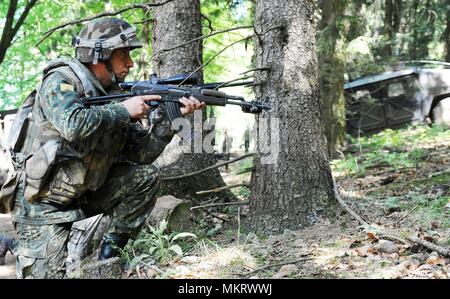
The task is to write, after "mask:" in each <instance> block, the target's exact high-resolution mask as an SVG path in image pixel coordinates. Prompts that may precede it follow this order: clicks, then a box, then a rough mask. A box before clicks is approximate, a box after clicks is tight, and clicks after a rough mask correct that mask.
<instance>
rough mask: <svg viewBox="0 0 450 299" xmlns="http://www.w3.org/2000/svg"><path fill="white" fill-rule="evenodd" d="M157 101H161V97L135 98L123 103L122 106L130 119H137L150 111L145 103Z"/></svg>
mask: <svg viewBox="0 0 450 299" xmlns="http://www.w3.org/2000/svg"><path fill="white" fill-rule="evenodd" d="M159 100H161V96H157V95H146V96H135V97H132V98H129V99H128V100H125V101H123V102H122V105H124V106H125V108H126V109H127V111H128V114H130V117H131V118H132V119H137V118H142V117H143V116H145V115H147V112H148V110H150V106H149V105H147V104H146V103H145V102H149V101H159Z"/></svg>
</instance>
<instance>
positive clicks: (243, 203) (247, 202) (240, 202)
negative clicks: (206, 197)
mask: <svg viewBox="0 0 450 299" xmlns="http://www.w3.org/2000/svg"><path fill="white" fill-rule="evenodd" d="M249 204H250V201H248V200H244V201H236V202H219V203H211V204H207V205H201V206H195V207H192V208H190V210H191V211H193V210H197V209H205V208H212V207H224V206H246V205H249Z"/></svg>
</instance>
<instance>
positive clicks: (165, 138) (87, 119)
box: [13, 61, 174, 224]
mask: <svg viewBox="0 0 450 299" xmlns="http://www.w3.org/2000/svg"><path fill="white" fill-rule="evenodd" d="M76 63H77V65H79V66H80V69H81V70H82V72H83V73H84V74H83V75H85V76H86V77H85V79H86V78H87V79H88V80H89V81H90V84H91V85H90V86H94V87H95V88H91V89H90V90H88V91H86V90H85V89H86V86H87V84H86V83H87V82H82V80H79V79H78V77H77V76H74V72H73V71H72V69H71V68H70V67H69V66H67V65H66V66H60V67H57V68H55V69H53V70H51V71H50V72H49V73H48V74H47V75H46V77H44V80H43V82H42V85H41V87H40V88H38V89H37V95H36V100H35V104H34V107H33V113H32V117H31V125H30V128H29V129H28V133H27V137H26V139H25V145H24V149H25V151H26V152H30V153H33V155H32V156H31V158H30V159H29V160H27V161H26V165H25V172H24V174H23V176H22V177H23V178H24V179H23V180H22V181H21V182H20V183H19V187H18V190H17V193H16V200H15V207H14V211H13V221H14V222H22V223H30V224H50V223H63V222H72V221H77V220H81V219H83V218H84V214H83V211H82V209H81V208H80V205H81V204H82V202H83V194H84V193H85V192H86V191H87V190H93V191H95V190H97V189H98V188H100V187H101V186H102V185H103V183H104V181H105V179H106V177H107V175H108V172H109V170H110V168H111V166H112V165H113V163H115V162H118V161H121V162H126V163H136V164H151V163H152V162H154V160H156V158H157V157H158V156H159V155H160V154H161V153H162V151H163V150H164V148H165V146H166V145H167V144H168V143H169V142H170V141H171V139H172V137H173V135H174V131H173V130H171V127H170V122H169V120H168V117H167V116H166V115H165V114H164V113H162V117H161V118H160V119H159V120H158V121H157V122H156V123H155V124H154V125H153V126H152V129H151V131H148V130H146V129H144V128H143V127H142V126H141V125H140V124H139V123H133V122H131V120H130V117H129V114H128V112H127V110H126V108H125V107H124V106H123V105H122V104H120V103H111V104H107V105H102V106H92V107H90V108H86V107H85V106H84V105H83V104H82V102H81V100H80V98H81V97H82V96H84V95H86V94H87V95H89V96H96V95H102V94H107V92H106V91H104V90H103V89H102V87H101V85H100V83H99V82H98V80H97V79H96V77H95V76H94V75H93V74H92V73H91V72H90V71H89V70H88V69H87V68H86V67H85V66H83V65H82V64H81V63H79V62H77V61H76ZM160 109H161V108H160ZM162 111H163V110H162ZM49 144H50V145H55V144H56V147H55V149H54V150H50V152H51V153H54V159H53V161H50V160H51V159H52V158H49V157H51V156H52V155H51V154H49V151H48V149H47V150H45V149H46V146H47V147H49V148H53V147H52V146H49ZM42 151H44V156H45V157H46V159H44V161H45V162H48V165H44V166H43V163H42V159H41V160H38V161H35V162H34V163H33V157H39V154H40V152H42ZM44 164H45V163H44ZM46 167H47V168H48V169H46ZM36 182H39V183H36ZM24 189H25V190H24ZM30 190H32V192H31V193H33V192H34V194H35V196H34V197H32V198H33V199H32V200H30V196H29V194H30V192H29V191H30ZM24 191H25V192H24Z"/></svg>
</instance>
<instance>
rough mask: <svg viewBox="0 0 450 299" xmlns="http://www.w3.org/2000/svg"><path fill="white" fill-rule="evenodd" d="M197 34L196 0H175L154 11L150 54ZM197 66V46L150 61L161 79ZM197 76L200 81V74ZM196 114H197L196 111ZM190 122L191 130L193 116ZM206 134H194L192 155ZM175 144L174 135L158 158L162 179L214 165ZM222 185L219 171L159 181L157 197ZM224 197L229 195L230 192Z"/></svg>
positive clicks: (209, 159)
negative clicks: (159, 190)
mask: <svg viewBox="0 0 450 299" xmlns="http://www.w3.org/2000/svg"><path fill="white" fill-rule="evenodd" d="M201 35H202V26H201V13H200V0H178V1H173V2H170V3H168V4H166V5H164V6H160V7H157V8H156V10H155V22H154V30H153V51H154V53H157V52H158V51H160V50H162V49H166V48H169V47H172V46H174V45H177V44H181V43H183V42H186V41H189V40H191V39H194V38H196V37H199V36H201ZM200 65H202V44H201V43H191V44H189V45H187V46H183V47H179V48H177V49H175V50H172V51H168V52H164V53H161V54H159V55H157V56H155V57H154V58H153V70H154V72H156V73H157V75H158V76H159V77H162V78H165V77H169V76H174V75H177V74H187V73H190V72H192V71H194V70H195V69H196V68H197V67H199V66H200ZM199 75H200V78H202V73H201V72H200V73H199ZM197 112H198V113H200V111H196V113H197ZM204 116H205V113H204V112H203V113H202V116H199V114H197V116H196V124H195V125H196V126H197V127H198V126H201V125H202V123H203V120H204V119H205V117H204ZM190 120H191V128H194V121H193V117H191V118H190ZM200 122H201V123H200ZM210 132H211V130H209V131H208V130H206V131H204V135H203V136H202V134H196V137H195V138H197V139H195V138H194V140H193V141H192V146H193V147H194V146H196V149H197V150H196V152H198V145H199V144H200V146H201V144H202V143H201V142H202V137H204V136H205V134H214V132H212V133H210ZM210 136H211V135H210ZM179 142H180V138H179V137H178V136H175V137H174V139H173V140H172V142H171V143H170V144H169V145H168V147H167V148H166V150H165V151H164V152H163V154H162V156H161V157H160V158H159V159H158V162H159V163H160V166H161V167H162V173H163V176H164V177H169V176H175V175H180V174H186V173H190V172H193V171H195V170H199V169H202V168H205V167H207V166H211V165H214V164H215V163H216V159H215V157H214V154H213V153H205V152H204V151H201V153H195V152H194V149H193V147H191V152H192V153H182V152H180V146H179ZM224 185H225V184H224V182H223V179H222V177H221V175H220V172H219V171H218V170H217V169H214V170H210V171H207V172H204V173H202V174H200V175H197V176H193V177H187V178H184V179H180V180H171V181H163V184H162V186H161V194H160V195H166V194H171V195H174V196H175V197H179V198H185V196H186V195H190V196H195V192H196V191H200V190H207V189H214V188H217V187H221V186H224ZM226 194H227V195H230V193H226ZM197 197H199V196H197Z"/></svg>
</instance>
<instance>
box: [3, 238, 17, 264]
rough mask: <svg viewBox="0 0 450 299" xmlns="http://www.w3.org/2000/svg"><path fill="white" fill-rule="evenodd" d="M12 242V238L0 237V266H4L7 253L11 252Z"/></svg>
mask: <svg viewBox="0 0 450 299" xmlns="http://www.w3.org/2000/svg"><path fill="white" fill-rule="evenodd" d="M13 242H14V239H13V238H10V237H7V236H0V265H4V264H5V256H6V253H7V252H8V251H11V245H12V243H13Z"/></svg>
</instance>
